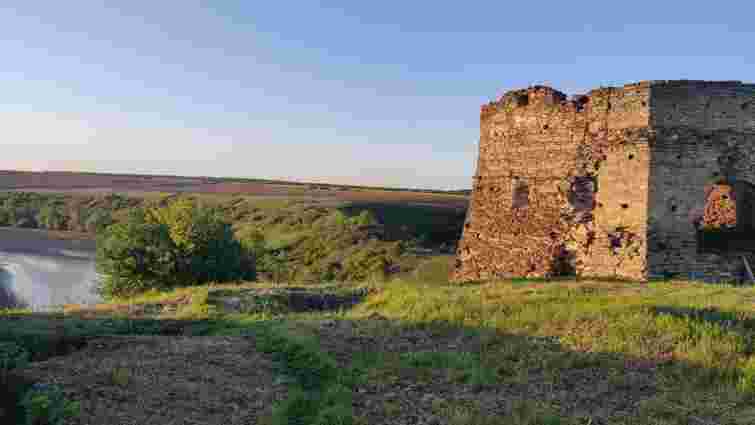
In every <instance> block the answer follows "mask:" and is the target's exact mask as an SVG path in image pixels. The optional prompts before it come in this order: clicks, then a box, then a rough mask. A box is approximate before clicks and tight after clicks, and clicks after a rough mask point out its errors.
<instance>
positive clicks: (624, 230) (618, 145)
mask: <svg viewBox="0 0 755 425" xmlns="http://www.w3.org/2000/svg"><path fill="white" fill-rule="evenodd" d="M754 89H755V86H753V85H743V84H741V83H737V82H718V83H709V82H695V81H676V82H665V81H652V82H640V83H636V84H629V85H625V86H623V87H619V88H601V89H598V90H593V91H591V92H589V93H588V94H586V95H581V96H575V97H573V98H572V99H571V100H567V98H566V96H565V95H564V94H563V93H560V92H558V91H556V90H553V89H551V88H548V87H542V86H536V87H531V88H528V89H523V90H514V91H511V92H508V93H506V94H505V95H504V96H503V97H501V98H500V99H498V100H496V101H494V102H491V103H489V104H487V105H484V106H483V107H482V110H481V114H480V148H479V149H480V151H479V161H478V169H477V172H476V175H475V177H474V187H473V193H472V199H471V203H470V209H469V212H468V215H467V220H466V223H465V227H464V232H463V236H462V240H461V241H460V244H459V251H458V260H457V264H456V267H455V269H454V272H453V276H452V279H453V280H456V281H465V280H483V279H493V278H507V277H550V276H557V275H564V274H579V275H582V276H603V277H605V276H611V277H620V278H630V279H643V280H644V279H646V278H647V277H649V276H654V275H662V274H673V273H705V274H710V273H713V272H717V271H721V270H724V271H725V272H727V273H736V271H737V270H738V268H739V267H741V265H742V261H741V255H743V254H744V255H749V253H748V252H747V250H742V249H740V248H741V247H742V244H741V243H740V244H739V245H737V246H738V247H739V248H737V249H729V250H724V252H720V250H719V252H707V251H706V250H704V249H700V246H698V239H699V237H700V234H699V232H698V230H699V228H700V227H701V226H702V224H703V223H707V224H708V225H712V226H713V227H716V226H718V227H722V226H723V228H730V227H735V228H737V229H738V230H742V229H745V230H746V229H750V230H752V229H753V227H754V226H753V217H752V211H753V206H752V204H753V199H755V198H754V197H753V194H755V189H753V188H755V186H753V183H755V168H753V166H752V164H753V160H755V96H754V95H753V93H755V90H754ZM724 184H725V185H728V186H727V187H728V189H726V188H724V186H723V185H724ZM724 196H726V197H728V198H730V199H732V200H733V202H734V203H733V204H727V205H728V206H726V205H724V204H723V203H722V202H721V201H722V200H724V199H725V198H724ZM713 202H718V204H715V205H717V206H718V207H716V206H715V205H713V204H712V203H713ZM719 207H720V208H719ZM706 220H707V221H706ZM708 227H710V226H708ZM740 235H741V232H740ZM753 235H755V231H754V232H753ZM754 237H755V236H754ZM740 242H742V241H740ZM745 242H746V241H745ZM754 265H755V264H754Z"/></svg>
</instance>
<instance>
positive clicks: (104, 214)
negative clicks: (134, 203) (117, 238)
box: [84, 208, 113, 233]
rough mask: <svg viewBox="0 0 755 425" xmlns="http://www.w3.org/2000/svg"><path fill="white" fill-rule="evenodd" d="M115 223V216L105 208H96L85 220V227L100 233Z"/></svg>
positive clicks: (88, 230)
mask: <svg viewBox="0 0 755 425" xmlns="http://www.w3.org/2000/svg"><path fill="white" fill-rule="evenodd" d="M111 224H113V216H112V215H111V214H110V212H109V211H107V210H105V209H103V208H96V209H94V210H93V211H92V212H91V213H89V215H88V216H87V217H86V219H85V220H84V228H85V229H86V231H87V232H90V233H100V232H102V231H103V230H105V228H106V227H107V226H109V225H111Z"/></svg>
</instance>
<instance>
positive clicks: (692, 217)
mask: <svg viewBox="0 0 755 425" xmlns="http://www.w3.org/2000/svg"><path fill="white" fill-rule="evenodd" d="M650 105H651V125H652V128H653V131H654V138H653V139H652V143H651V158H652V160H651V167H650V176H651V177H650V179H651V182H652V184H651V186H650V193H649V199H650V201H649V205H648V208H649V210H650V217H649V218H650V221H649V229H648V247H649V249H648V263H649V266H650V267H649V272H650V274H651V275H663V274H666V275H667V274H682V275H688V276H689V275H692V276H697V277H701V276H710V275H718V274H721V273H723V274H724V277H728V275H737V274H741V273H742V271H743V261H742V259H741V255H748V256H750V258H751V261H752V256H751V255H750V252H751V250H750V249H748V246H747V245H749V244H747V243H742V242H746V240H741V239H742V238H741V237H740V240H739V241H738V243H735V242H734V241H732V243H729V244H727V243H726V241H723V244H721V243H719V244H716V246H715V248H716V249H715V250H714V251H717V252H711V251H709V250H707V249H705V248H706V245H703V244H701V243H700V242H701V240H700V237H701V234H700V233H699V231H701V230H703V229H711V228H714V229H715V228H731V227H738V228H740V230H743V231H747V228H748V227H751V226H752V225H751V223H752V208H751V207H750V206H749V204H750V203H751V200H752V199H753V198H752V191H751V190H750V187H751V185H752V183H755V168H753V164H755V162H754V161H755V107H753V105H755V85H745V84H741V83H738V82H703V81H675V82H661V83H657V84H654V85H653V87H652V89H651V101H650ZM724 196H726V197H727V198H729V200H734V202H733V203H732V202H721V201H725V200H726V199H724ZM732 198H733V199H732ZM748 223H749V224H748ZM753 248H755V247H753Z"/></svg>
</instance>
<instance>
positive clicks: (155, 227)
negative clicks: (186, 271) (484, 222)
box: [96, 209, 178, 297]
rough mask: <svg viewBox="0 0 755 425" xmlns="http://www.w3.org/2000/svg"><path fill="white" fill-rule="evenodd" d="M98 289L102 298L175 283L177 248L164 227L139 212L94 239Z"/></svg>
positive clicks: (136, 210)
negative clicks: (98, 277) (98, 275)
mask: <svg viewBox="0 0 755 425" xmlns="http://www.w3.org/2000/svg"><path fill="white" fill-rule="evenodd" d="M96 258H97V271H98V273H100V275H101V276H102V278H101V280H100V282H99V286H98V289H99V291H100V294H101V295H103V296H104V297H113V296H127V295H133V294H136V293H139V292H143V291H145V290H147V289H153V288H166V287H169V286H172V285H173V284H175V283H176V277H177V276H176V269H177V261H178V259H177V258H176V249H175V246H174V244H173V241H172V240H171V238H170V230H169V228H168V226H167V225H164V224H159V223H150V222H148V221H147V216H146V212H145V211H144V210H142V209H135V210H133V211H131V213H130V214H129V217H128V219H127V220H126V222H124V223H117V224H113V225H111V226H109V227H108V228H107V229H106V230H105V232H104V233H102V234H101V235H100V236H99V237H98V239H97V256H96Z"/></svg>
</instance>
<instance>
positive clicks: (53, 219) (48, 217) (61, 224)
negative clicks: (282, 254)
mask: <svg viewBox="0 0 755 425" xmlns="http://www.w3.org/2000/svg"><path fill="white" fill-rule="evenodd" d="M36 218H37V223H38V224H39V225H40V226H41V227H44V228H45V229H49V230H64V229H65V228H66V221H67V220H66V216H65V214H64V212H63V210H62V208H61V207H60V206H58V205H57V204H55V203H52V202H49V203H47V204H45V205H44V206H43V207H42V209H40V210H39V213H38V214H37V217H36Z"/></svg>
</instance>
